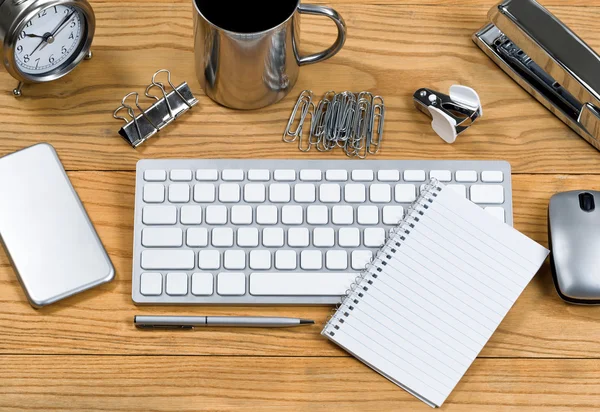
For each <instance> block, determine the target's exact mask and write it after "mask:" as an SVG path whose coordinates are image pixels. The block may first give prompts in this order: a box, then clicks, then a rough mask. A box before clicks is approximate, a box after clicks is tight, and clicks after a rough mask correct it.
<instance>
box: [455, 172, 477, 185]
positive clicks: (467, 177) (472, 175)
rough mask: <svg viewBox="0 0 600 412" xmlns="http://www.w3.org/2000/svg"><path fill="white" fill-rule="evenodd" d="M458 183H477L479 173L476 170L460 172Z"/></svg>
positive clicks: (457, 178)
mask: <svg viewBox="0 0 600 412" xmlns="http://www.w3.org/2000/svg"><path fill="white" fill-rule="evenodd" d="M456 181H457V182H459V183H475V182H477V172H476V171H474V170H458V171H457V172H456Z"/></svg>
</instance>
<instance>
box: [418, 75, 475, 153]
mask: <svg viewBox="0 0 600 412" xmlns="http://www.w3.org/2000/svg"><path fill="white" fill-rule="evenodd" d="M413 97H414V101H415V106H416V107H417V109H419V110H420V111H422V112H423V113H425V114H426V115H428V116H429V117H431V118H432V119H433V122H432V126H433V130H434V131H435V132H436V133H437V134H438V135H439V136H440V137H441V138H442V139H444V140H445V141H446V142H447V143H454V142H455V141H456V137H457V136H458V135H459V134H461V133H462V132H464V131H465V130H467V129H468V128H469V127H471V125H473V123H474V122H475V120H477V119H478V118H480V117H482V116H483V109H482V107H481V101H480V99H479V96H478V95H477V92H475V90H473V89H471V88H470V87H466V86H459V85H454V86H452V87H450V95H449V96H448V95H445V94H443V93H439V92H436V91H434V90H430V89H425V88H423V89H419V90H417V91H416V92H415V94H414V96H413Z"/></svg>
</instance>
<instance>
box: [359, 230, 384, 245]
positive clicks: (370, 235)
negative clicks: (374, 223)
mask: <svg viewBox="0 0 600 412" xmlns="http://www.w3.org/2000/svg"><path fill="white" fill-rule="evenodd" d="M384 243H385V230H384V229H382V228H368V229H365V233H364V244H365V246H366V247H381V246H383V245H384Z"/></svg>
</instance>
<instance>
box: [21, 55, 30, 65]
mask: <svg viewBox="0 0 600 412" xmlns="http://www.w3.org/2000/svg"><path fill="white" fill-rule="evenodd" d="M29 60H30V58H29V55H28V54H26V55H25V56H23V61H24V62H25V63H29Z"/></svg>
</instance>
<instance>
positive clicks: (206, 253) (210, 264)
mask: <svg viewBox="0 0 600 412" xmlns="http://www.w3.org/2000/svg"><path fill="white" fill-rule="evenodd" d="M198 267H199V268H200V269H204V270H216V269H219V268H220V267H221V252H219V251H218V250H201V251H200V252H199V253H198Z"/></svg>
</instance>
